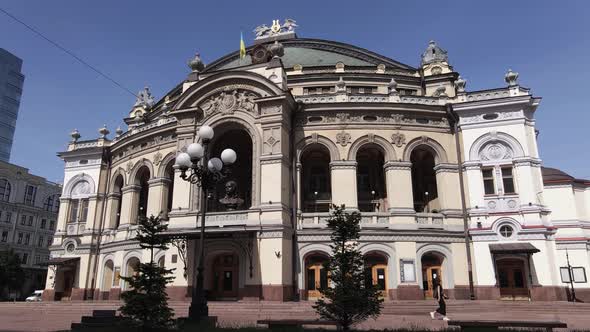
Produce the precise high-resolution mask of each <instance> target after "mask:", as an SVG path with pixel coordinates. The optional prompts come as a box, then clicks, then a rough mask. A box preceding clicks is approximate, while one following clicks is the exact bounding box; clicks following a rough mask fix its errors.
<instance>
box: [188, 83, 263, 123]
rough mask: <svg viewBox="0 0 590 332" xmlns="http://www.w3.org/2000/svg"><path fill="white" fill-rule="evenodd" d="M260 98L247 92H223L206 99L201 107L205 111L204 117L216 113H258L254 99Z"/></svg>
mask: <svg viewBox="0 0 590 332" xmlns="http://www.w3.org/2000/svg"><path fill="white" fill-rule="evenodd" d="M257 97H258V96H257V95H255V94H254V93H252V92H250V91H246V90H238V89H236V90H232V91H221V93H219V94H217V95H213V96H210V97H208V98H207V99H205V101H203V102H202V103H201V104H200V105H199V107H200V108H201V109H202V110H203V112H204V116H205V117H208V116H210V115H212V114H214V113H223V114H231V113H234V112H235V111H238V110H242V111H246V112H250V113H256V103H255V102H254V99H255V98H257Z"/></svg>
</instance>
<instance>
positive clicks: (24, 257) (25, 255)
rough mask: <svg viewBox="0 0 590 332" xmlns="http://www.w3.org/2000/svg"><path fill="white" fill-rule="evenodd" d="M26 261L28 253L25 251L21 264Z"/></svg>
mask: <svg viewBox="0 0 590 332" xmlns="http://www.w3.org/2000/svg"><path fill="white" fill-rule="evenodd" d="M28 261H29V254H28V253H26V252H25V253H23V260H22V264H27V262H28Z"/></svg>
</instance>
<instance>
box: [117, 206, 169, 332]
mask: <svg viewBox="0 0 590 332" xmlns="http://www.w3.org/2000/svg"><path fill="white" fill-rule="evenodd" d="M167 228H168V225H165V224H162V222H161V220H160V217H154V216H151V217H149V219H148V218H145V217H144V218H140V220H139V227H138V229H137V236H136V237H135V239H136V240H137V241H139V245H140V247H141V248H142V249H149V250H150V262H149V263H140V264H139V267H138V270H137V271H136V273H135V274H134V275H132V276H128V277H121V279H123V280H124V281H125V282H126V283H127V284H128V285H129V288H130V289H129V290H128V291H126V292H124V293H123V294H121V298H122V299H123V301H124V302H125V304H123V306H121V308H120V309H119V310H121V314H122V315H123V316H125V317H129V318H131V319H132V320H133V321H134V322H135V323H137V324H139V325H140V326H142V327H143V328H144V329H147V330H149V329H152V330H158V329H164V328H167V327H171V325H172V322H173V320H172V317H173V315H174V313H173V310H172V309H171V308H170V307H168V295H167V294H166V284H167V283H169V282H171V281H172V280H173V279H174V277H171V276H169V275H170V274H171V273H172V270H168V269H165V268H163V267H160V266H158V265H157V264H156V263H155V262H154V250H155V249H162V250H165V249H168V244H169V243H170V242H171V240H170V239H168V238H165V237H162V236H158V233H160V232H163V231H165V230H166V229H167Z"/></svg>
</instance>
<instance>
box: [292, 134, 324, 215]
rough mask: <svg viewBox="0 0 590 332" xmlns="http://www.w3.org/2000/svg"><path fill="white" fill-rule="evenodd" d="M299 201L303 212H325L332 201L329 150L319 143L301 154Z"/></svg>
mask: <svg viewBox="0 0 590 332" xmlns="http://www.w3.org/2000/svg"><path fill="white" fill-rule="evenodd" d="M301 167H302V169H301V179H300V181H301V187H302V188H301V189H302V191H301V193H300V195H301V203H302V207H301V209H302V211H303V212H327V211H328V210H329V208H330V204H331V203H332V184H331V177H330V151H328V149H327V148H326V147H324V146H323V145H320V144H314V145H313V146H309V147H308V148H307V149H306V150H305V151H304V152H303V154H302V155H301Z"/></svg>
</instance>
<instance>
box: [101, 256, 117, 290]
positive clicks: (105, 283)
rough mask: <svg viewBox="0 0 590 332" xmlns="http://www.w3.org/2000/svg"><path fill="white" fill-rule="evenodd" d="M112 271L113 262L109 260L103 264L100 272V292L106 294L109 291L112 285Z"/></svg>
mask: <svg viewBox="0 0 590 332" xmlns="http://www.w3.org/2000/svg"><path fill="white" fill-rule="evenodd" d="M113 271H114V265H113V261H112V260H110V259H109V260H108V261H107V262H106V263H105V264H104V270H103V271H102V285H101V287H100V290H101V291H102V292H108V291H109V290H111V285H112V284H113Z"/></svg>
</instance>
